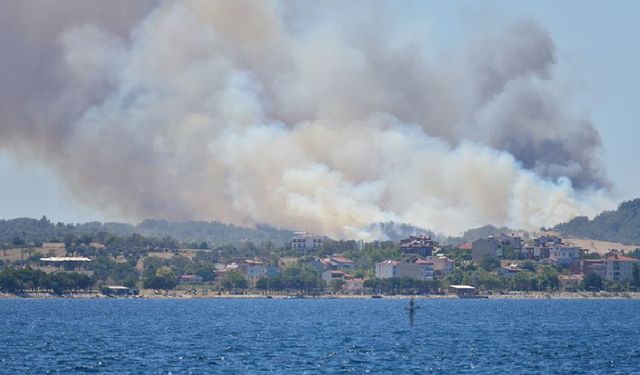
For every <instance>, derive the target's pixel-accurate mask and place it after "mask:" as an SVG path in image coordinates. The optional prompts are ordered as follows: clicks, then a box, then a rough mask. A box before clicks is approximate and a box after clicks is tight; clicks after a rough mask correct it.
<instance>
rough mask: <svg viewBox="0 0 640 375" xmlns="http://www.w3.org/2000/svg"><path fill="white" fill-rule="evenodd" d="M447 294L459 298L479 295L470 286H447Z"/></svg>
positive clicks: (474, 288)
mask: <svg viewBox="0 0 640 375" xmlns="http://www.w3.org/2000/svg"><path fill="white" fill-rule="evenodd" d="M449 293H450V294H455V295H457V296H458V297H460V298H468V297H474V296H477V295H478V294H479V292H478V289H477V288H476V287H474V286H471V285H449Z"/></svg>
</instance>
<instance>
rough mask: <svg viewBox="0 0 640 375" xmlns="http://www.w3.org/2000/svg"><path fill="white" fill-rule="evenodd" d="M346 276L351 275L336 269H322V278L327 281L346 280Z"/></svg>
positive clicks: (349, 276)
mask: <svg viewBox="0 0 640 375" xmlns="http://www.w3.org/2000/svg"><path fill="white" fill-rule="evenodd" d="M347 278H351V275H349V274H347V273H346V272H344V271H340V270H337V271H335V270H330V271H324V272H323V273H322V280H323V281H327V282H328V281H333V280H346V279H347Z"/></svg>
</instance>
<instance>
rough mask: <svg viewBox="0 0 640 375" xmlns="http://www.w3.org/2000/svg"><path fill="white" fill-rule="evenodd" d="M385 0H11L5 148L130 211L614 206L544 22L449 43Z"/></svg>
mask: <svg viewBox="0 0 640 375" xmlns="http://www.w3.org/2000/svg"><path fill="white" fill-rule="evenodd" d="M87 4H90V5H87ZM380 4H381V3H375V4H373V3H368V2H367V3H365V2H353V3H349V4H346V3H342V2H341V3H337V2H336V3H329V2H323V3H322V4H321V5H311V4H308V3H305V6H304V7H302V6H301V5H300V3H296V2H268V1H215V2H213V1H186V2H171V1H167V2H160V3H156V2H153V1H149V2H118V1H114V2H100V3H93V2H92V3H87V2H83V1H78V2H77V3H74V2H71V3H65V11H61V10H58V9H57V8H56V7H55V5H56V4H54V3H43V2H37V1H33V2H32V1H26V2H25V1H6V2H3V3H2V4H1V5H0V8H1V9H0V43H1V45H0V49H1V50H2V51H3V53H4V54H5V56H9V57H8V58H6V59H3V60H2V62H1V63H0V64H2V69H0V71H1V72H2V73H0V74H1V75H0V79H1V83H2V85H1V88H0V99H2V100H1V102H0V103H1V104H0V121H1V127H0V147H2V148H4V149H7V150H10V151H12V152H14V153H18V154H21V155H24V156H25V157H26V156H27V155H28V156H32V157H35V158H38V159H40V160H42V161H44V162H47V163H49V164H50V165H52V166H53V167H54V168H55V169H56V170H57V171H58V173H59V174H60V175H61V176H62V177H63V179H64V180H65V181H66V182H67V183H68V186H69V188H70V189H72V191H74V192H75V193H76V195H77V196H78V198H79V199H81V200H83V201H85V202H89V203H91V204H93V205H95V206H97V207H100V208H101V209H103V210H105V211H106V212H110V211H113V212H117V213H119V214H121V215H122V214H124V215H127V216H128V217H130V218H132V219H139V218H144V217H151V218H168V219H216V220H221V221H224V222H231V223H236V224H241V225H253V224H256V223H266V224H271V225H275V226H279V227H287V228H292V229H305V230H311V231H317V232H323V233H327V234H331V235H334V236H354V235H355V236H360V237H367V236H370V235H371V233H368V232H367V231H366V229H362V228H364V227H365V226H366V224H368V223H371V222H385V221H389V220H393V221H400V222H407V223H411V224H414V225H417V226H420V227H425V228H430V229H433V230H436V231H439V232H442V233H447V234H456V233H460V232H461V231H463V230H464V229H466V228H468V227H471V226H478V225H482V224H486V223H492V224H495V225H507V226H510V227H518V228H537V227H539V226H541V225H549V224H551V223H555V222H557V221H561V220H566V219H568V218H570V217H572V216H574V215H576V214H592V213H593V212H595V211H597V210H599V209H601V208H603V207H607V206H608V205H609V204H610V202H609V201H608V199H607V198H606V191H605V190H603V188H606V187H607V180H606V176H605V175H604V173H603V171H602V168H601V167H600V164H599V154H600V151H601V150H600V149H601V145H600V137H599V134H598V132H597V131H596V130H595V128H594V126H593V124H592V123H591V122H590V120H589V118H585V117H584V116H581V115H578V114H576V112H575V110H574V109H573V106H572V105H571V103H570V101H569V99H566V98H565V95H564V93H562V92H561V91H560V90H559V89H558V88H557V87H558V80H557V79H555V78H554V74H553V73H554V66H555V63H556V61H555V59H556V54H555V47H554V44H553V41H552V39H551V37H550V36H549V35H548V33H547V32H546V31H545V30H544V29H543V28H541V27H540V26H539V25H537V24H536V23H534V22H532V21H530V20H520V21H516V22H515V23H513V24H512V25H511V26H510V27H508V28H507V29H506V30H503V32H502V33H499V34H498V35H485V34H477V35H475V36H474V37H472V38H470V39H469V41H468V45H467V46H466V47H465V48H462V49H461V50H460V51H456V52H453V53H452V54H451V55H450V56H448V57H446V58H445V57H441V58H439V57H438V56H433V50H434V49H433V48H431V47H430V46H429V44H428V42H427V41H426V40H425V38H423V37H422V36H421V35H422V34H421V33H416V34H410V35H408V34H407V33H406V32H403V29H402V28H400V27H399V25H398V24H396V23H395V21H393V20H392V19H388V18H387V17H385V12H384V11H383V9H381V7H382V6H381V5H380ZM388 5H389V4H387V6H388ZM338 13H341V14H347V15H348V16H345V17H342V18H336V17H334V16H333V15H335V14H338ZM356 15H359V16H356ZM362 15H366V17H363V16H362Z"/></svg>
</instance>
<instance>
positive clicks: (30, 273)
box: [0, 267, 95, 294]
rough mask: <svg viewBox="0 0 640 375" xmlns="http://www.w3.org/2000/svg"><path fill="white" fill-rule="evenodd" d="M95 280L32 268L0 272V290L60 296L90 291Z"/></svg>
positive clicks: (73, 274)
mask: <svg viewBox="0 0 640 375" xmlns="http://www.w3.org/2000/svg"><path fill="white" fill-rule="evenodd" d="M94 285H95V279H94V278H92V277H90V276H88V275H85V274H81V273H77V272H55V273H46V272H44V271H41V270H36V269H32V268H29V267H27V268H22V269H16V268H5V269H3V270H2V271H0V290H2V291H3V292H7V293H23V292H53V293H55V294H62V293H66V292H72V291H73V292H77V291H80V290H83V291H86V290H90V289H91V288H92V287H93V286H94Z"/></svg>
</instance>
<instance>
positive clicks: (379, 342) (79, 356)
mask: <svg viewBox="0 0 640 375" xmlns="http://www.w3.org/2000/svg"><path fill="white" fill-rule="evenodd" d="M416 303H417V305H418V306H420V309H419V310H418V311H417V313H416V315H415V324H414V325H413V326H411V325H410V324H409V318H408V313H407V311H406V309H405V308H404V307H405V306H406V304H407V301H402V300H374V299H371V300H338V299H336V300H313V299H303V300H278V299H273V300H219V299H210V300H142V299H136V300H117V299H111V300H62V299H61V300H24V299H6V300H0V319H1V322H2V324H1V325H0V340H1V341H0V373H3V374H5V373H7V374H13V373H38V374H40V373H115V374H144V373H149V374H168V373H172V374H190V373H193V374H206V373H222V372H224V373H267V372H272V373H294V374H300V373H310V374H313V373H357V374H361V373H435V374H464V373H486V374H489V373H491V374H495V373H528V374H530V373H538V374H551V373H552V374H580V373H589V374H615V373H620V374H629V373H640V314H639V313H640V301H636V300H419V301H416Z"/></svg>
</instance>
